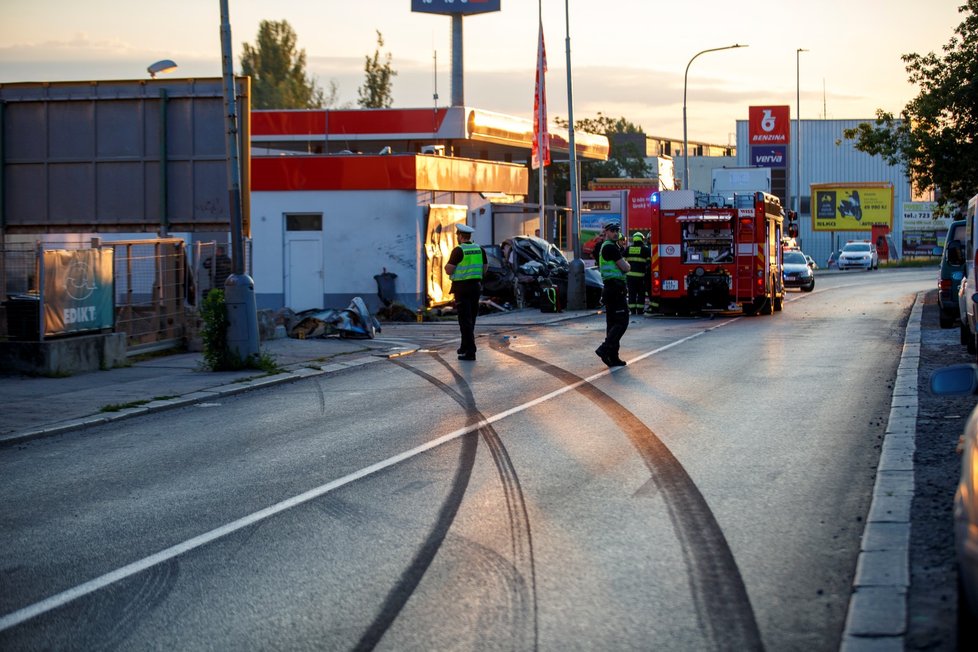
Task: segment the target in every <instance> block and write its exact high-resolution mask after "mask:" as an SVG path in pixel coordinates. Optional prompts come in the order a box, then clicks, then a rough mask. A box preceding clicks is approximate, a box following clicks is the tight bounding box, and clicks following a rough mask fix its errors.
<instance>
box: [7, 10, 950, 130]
mask: <svg viewBox="0 0 978 652" xmlns="http://www.w3.org/2000/svg"><path fill="white" fill-rule="evenodd" d="M228 3H229V11H230V23H231V35H232V43H233V48H234V53H235V71H236V72H240V56H241V51H242V48H241V44H242V43H244V42H248V43H254V41H255V37H256V34H257V32H258V24H259V22H260V21H261V20H287V21H288V22H289V23H290V24H291V25H292V27H293V28H294V29H295V31H296V34H297V36H298V46H299V48H301V49H304V50H305V51H306V56H307V71H308V73H309V74H310V75H311V76H312V77H313V78H314V79H316V81H317V82H318V83H319V85H320V86H321V87H327V86H328V85H329V82H330V81H331V80H332V81H335V82H336V84H337V85H338V87H339V104H340V105H349V106H356V99H357V88H358V87H359V86H360V84H362V83H363V77H364V72H363V68H364V57H365V56H367V55H372V54H373V53H374V50H375V49H376V39H377V36H376V32H377V31H378V30H379V31H380V32H381V33H382V34H383V37H384V43H385V44H384V47H383V48H382V50H381V52H382V53H386V52H390V53H391V55H392V57H393V59H392V65H393V67H394V69H395V70H396V71H397V73H398V75H397V77H395V78H394V84H393V91H394V106H395V107H429V106H432V105H433V104H434V103H435V101H434V98H433V95H434V93H435V92H436V90H437V93H438V95H439V99H438V101H437V102H438V105H439V106H445V105H447V104H449V103H450V99H451V85H450V79H451V77H450V66H451V20H450V18H448V17H447V16H439V15H430V14H421V13H412V12H411V0H276V1H275V2H267V1H262V0H228ZM959 4H960V2H959V0H930V1H929V2H921V1H920V0H889V1H884V0H846V1H843V0H821V1H820V2H810V1H807V2H801V1H796V0H739V1H737V0H687V1H686V2H675V1H674V0H673V1H671V2H664V1H660V0H603V1H602V2H593V1H587V2H585V1H583V0H543V2H542V13H543V28H544V34H545V38H546V44H547V54H548V64H549V72H548V74H547V97H548V105H549V117H550V119H551V120H552V119H553V118H554V117H556V116H560V117H562V118H566V117H567V106H568V102H567V84H566V80H567V65H566V62H567V49H566V45H567V36H568V34H567V25H568V23H567V14H565V7H567V8H568V12H569V29H570V45H571V68H572V71H573V75H572V87H573V95H574V117H575V118H576V119H581V118H588V117H594V116H596V115H597V113H598V112H601V113H603V114H605V115H608V116H611V117H619V116H623V117H625V118H627V119H629V120H631V121H632V122H634V123H636V124H638V125H640V126H641V127H643V128H644V130H645V131H646V133H649V134H653V135H658V136H665V137H670V138H677V139H679V138H681V137H682V106H683V88H684V84H683V74H684V72H685V70H686V66H687V64H688V63H689V61H690V59H691V58H692V57H693V56H694V55H695V54H696V53H697V52H700V51H701V50H706V49H709V48H718V47H724V46H727V45H732V44H734V43H740V44H746V45H748V46H749V47H747V48H739V49H734V50H725V51H721V52H711V53H707V54H704V55H702V56H699V57H697V58H696V60H695V61H694V62H693V63H692V64H691V66H690V68H689V76H688V81H687V84H686V95H687V102H686V104H687V118H688V120H687V121H688V128H689V139H690V140H703V141H709V142H714V143H721V144H726V143H731V142H733V138H734V131H735V124H736V120H738V119H742V120H743V119H746V118H747V109H748V107H749V106H750V105H768V104H787V105H790V106H791V114H792V117H793V118H794V117H795V114H796V102H797V98H796V93H797V92H799V91H800V96H801V102H800V107H801V117H802V118H803V119H814V118H823V117H828V118H872V117H873V116H874V115H875V112H876V109H878V108H881V109H884V110H887V111H892V112H895V113H896V112H899V111H900V109H902V108H903V107H904V105H905V104H906V103H907V102H908V101H909V100H910V99H911V98H912V97H914V96H915V95H916V94H917V89H916V88H914V87H913V86H911V85H910V84H909V83H908V82H907V74H906V71H905V69H904V64H903V62H902V61H901V59H900V57H901V55H903V54H906V53H911V52H916V53H919V54H926V53H927V52H931V51H933V52H940V51H941V47H942V46H943V45H944V44H945V43H947V42H948V40H949V39H950V38H951V36H952V35H953V33H954V29H955V27H957V25H958V24H959V23H960V22H961V19H962V15H961V14H959V13H958V11H957V9H958V5H959ZM501 5H502V10H501V11H500V12H496V13H491V14H480V15H474V16H469V17H466V18H465V19H464V21H463V25H464V56H465V63H464V65H465V79H464V100H465V104H466V105H467V106H471V107H475V108H479V109H484V110H489V111H498V112H500V113H506V114H509V115H516V116H521V117H526V118H529V117H530V116H531V115H532V112H533V84H534V70H535V65H536V52H537V25H538V11H539V9H538V2H537V0H501ZM798 48H804V49H806V50H808V51H807V52H802V53H801V54H800V55H798V54H797V50H798ZM436 56H437V66H436V62H435V59H436ZM159 59H173V60H174V61H176V62H177V64H178V65H179V68H178V70H177V71H175V72H174V73H171V74H172V75H173V76H177V77H198V78H199V77H219V76H220V75H221V42H220V2H218V0H166V1H165V2H159V3H144V2H122V1H120V0H82V1H78V0H72V1H70V2H69V1H68V0H3V1H2V3H0V83H7V82H27V81H77V80H103V79H144V78H147V77H148V74H147V73H146V67H147V66H148V65H149V64H150V63H152V62H154V61H157V60H159ZM436 69H437V74H436Z"/></svg>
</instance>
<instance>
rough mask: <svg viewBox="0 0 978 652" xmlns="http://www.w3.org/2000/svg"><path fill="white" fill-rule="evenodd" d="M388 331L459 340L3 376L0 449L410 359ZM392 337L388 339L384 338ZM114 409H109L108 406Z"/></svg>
mask: <svg viewBox="0 0 978 652" xmlns="http://www.w3.org/2000/svg"><path fill="white" fill-rule="evenodd" d="M593 314H596V311H594V310H580V311H565V312H562V313H556V314H555V313H541V312H540V311H539V310H532V309H524V310H517V311H511V312H499V313H493V314H489V315H482V316H480V317H479V320H478V325H477V333H479V334H483V333H486V332H493V331H496V330H508V329H513V328H522V327H526V326H532V325H534V324H544V323H552V322H557V321H563V320H566V319H576V318H580V317H585V316H588V315H593ZM389 331H397V335H395V336H394V339H396V337H397V336H398V335H399V336H401V337H405V338H406V339H407V338H410V335H411V333H412V332H413V331H416V332H419V333H420V332H425V333H432V334H431V335H429V337H428V338H427V339H429V340H431V339H437V340H438V341H440V342H451V341H452V340H454V339H458V326H457V325H456V324H455V322H450V321H449V322H439V323H437V324H432V323H430V322H425V323H423V324H410V323H396V324H384V330H383V331H382V332H381V333H379V334H378V338H377V340H369V339H345V338H340V337H336V336H330V337H322V338H314V339H308V340H299V339H292V338H278V339H272V340H267V341H265V342H262V343H261V346H260V348H261V350H262V352H265V353H268V354H269V355H270V356H271V357H272V358H273V359H274V360H275V362H276V363H277V364H278V365H279V366H280V367H281V368H283V369H284V371H283V372H282V373H278V374H275V375H271V376H269V375H266V374H265V373H264V372H262V371H260V370H256V369H246V370H243V371H222V372H213V371H207V370H205V368H204V366H203V354H202V353H199V352H198V353H176V354H172V355H163V356H160V357H151V358H143V359H140V358H138V357H137V358H135V361H133V362H132V364H131V365H130V366H128V367H119V368H114V369H109V370H106V371H93V372H89V373H81V374H76V375H73V376H68V377H65V378H48V377H39V376H25V375H21V374H0V396H3V401H0V447H2V446H10V445H13V444H16V443H18V442H23V441H27V440H29V439H34V438H37V437H44V436H47V435H54V434H58V433H62V432H67V431H69V430H74V429H78V428H84V427H86V426H90V425H96V424H99V423H106V422H109V421H113V420H117V419H125V418H129V417H132V416H135V415H139V414H146V413H148V412H154V411H158V410H166V409H170V408H174V407H180V406H183V405H190V404H194V403H201V402H205V401H208V400H213V399H216V398H218V397H221V396H227V395H230V394H238V393H240V392H246V391H248V390H251V389H254V388H256V387H265V386H268V385H274V384H278V383H285V382H291V381H293V380H296V379H298V378H304V377H308V376H318V375H324V374H330V373H336V372H337V371H342V370H344V369H349V368H351V367H356V366H360V365H364V364H370V363H372V362H377V361H380V360H385V359H387V358H388V357H391V356H397V355H405V354H407V353H410V352H411V351H412V349H410V348H408V347H406V346H405V345H404V343H403V342H392V341H390V340H391V339H392V338H391V337H390V335H389ZM385 340H386V341H385ZM107 408H108V409H107Z"/></svg>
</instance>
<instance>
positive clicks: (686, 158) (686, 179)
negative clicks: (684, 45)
mask: <svg viewBox="0 0 978 652" xmlns="http://www.w3.org/2000/svg"><path fill="white" fill-rule="evenodd" d="M746 47H749V46H747V45H741V44H740V43H734V44H733V45H727V46H725V47H722V48H710V49H709V50H703V51H701V52H697V53H696V54H694V55H693V58H692V59H690V60H689V63H687V64H686V73H685V74H684V75H683V190H687V189H688V188H689V139H688V138H687V136H686V80H687V79H689V67H690V66H691V65H693V61H694V60H695V59H696V57H698V56H700V55H701V54H706V53H707V52H719V51H720V50H732V49H734V48H746Z"/></svg>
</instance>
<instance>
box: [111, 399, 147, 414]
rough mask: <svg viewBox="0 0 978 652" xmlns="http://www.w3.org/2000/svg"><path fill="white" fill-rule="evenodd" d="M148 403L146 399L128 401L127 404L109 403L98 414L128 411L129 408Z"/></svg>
mask: <svg viewBox="0 0 978 652" xmlns="http://www.w3.org/2000/svg"><path fill="white" fill-rule="evenodd" d="M147 403H150V401H149V400H148V399H143V400H140V401H130V402H128V403H109V404H108V405H103V406H102V407H100V408H99V410H98V411H99V412H121V411H122V410H128V409H129V408H134V407H139V406H140V405H146V404H147Z"/></svg>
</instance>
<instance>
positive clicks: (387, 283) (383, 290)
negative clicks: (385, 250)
mask: <svg viewBox="0 0 978 652" xmlns="http://www.w3.org/2000/svg"><path fill="white" fill-rule="evenodd" d="M396 278H397V274H395V273H394V272H388V271H387V268H386V267H385V268H384V271H383V272H382V273H380V274H376V275H375V276H374V280H375V281H377V296H378V297H379V298H380V302H381V303H382V304H384V305H385V306H390V305H391V304H392V303H394V301H395V300H396V299H397V290H396V288H395V287H394V279H396Z"/></svg>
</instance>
